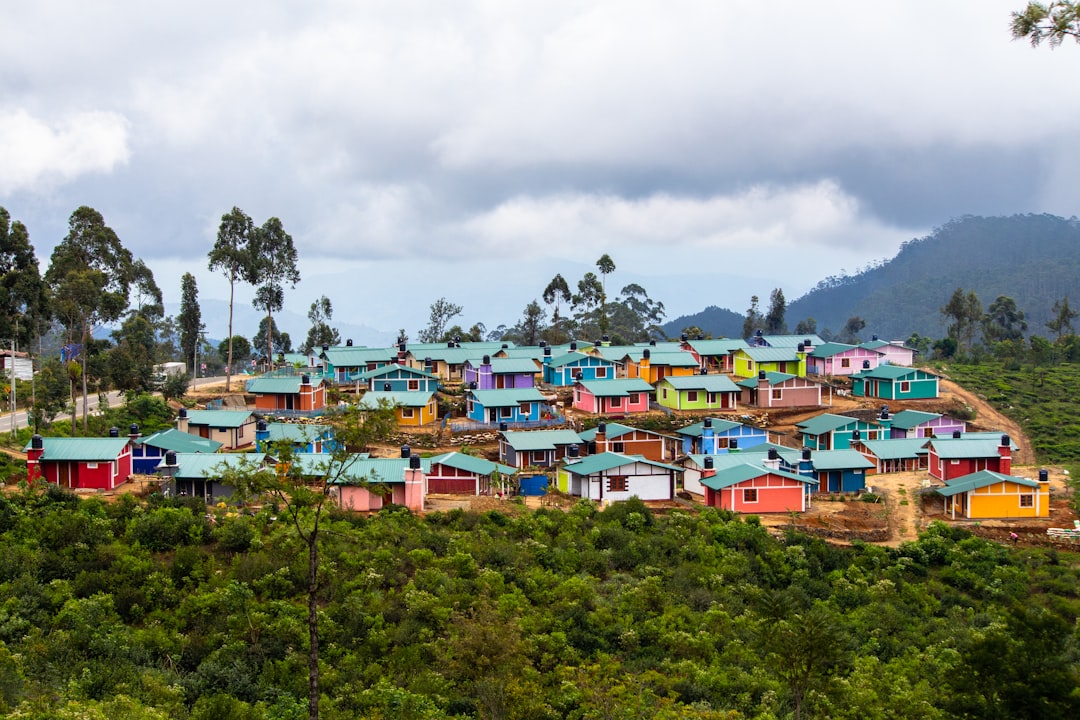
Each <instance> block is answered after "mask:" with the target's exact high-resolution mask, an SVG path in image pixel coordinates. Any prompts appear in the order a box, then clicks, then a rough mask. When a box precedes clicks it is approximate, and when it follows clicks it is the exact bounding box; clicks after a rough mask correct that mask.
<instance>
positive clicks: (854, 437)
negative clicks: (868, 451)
mask: <svg viewBox="0 0 1080 720" xmlns="http://www.w3.org/2000/svg"><path fill="white" fill-rule="evenodd" d="M860 440H862V433H861V432H859V429H858V428H855V429H854V430H852V431H851V442H853V443H857V442H859V441H860Z"/></svg>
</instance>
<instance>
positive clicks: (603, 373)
mask: <svg viewBox="0 0 1080 720" xmlns="http://www.w3.org/2000/svg"><path fill="white" fill-rule="evenodd" d="M594 377H596V379H598V380H599V379H600V378H606V377H607V368H606V367H598V368H596V372H595V373H594Z"/></svg>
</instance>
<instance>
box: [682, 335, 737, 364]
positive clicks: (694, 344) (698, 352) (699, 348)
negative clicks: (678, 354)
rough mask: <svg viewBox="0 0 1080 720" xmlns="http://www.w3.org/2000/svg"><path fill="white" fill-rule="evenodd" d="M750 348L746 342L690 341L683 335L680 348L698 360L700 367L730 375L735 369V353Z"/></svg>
mask: <svg viewBox="0 0 1080 720" xmlns="http://www.w3.org/2000/svg"><path fill="white" fill-rule="evenodd" d="M748 347H750V346H749V345H747V344H746V341H745V340H740V339H738V338H720V339H718V340H690V339H689V338H687V337H686V336H685V335H683V340H682V343H681V344H680V348H681V349H682V350H684V351H686V352H688V353H690V354H691V355H693V356H694V359H695V360H697V363H698V367H701V368H704V369H705V370H707V371H708V372H713V373H730V372H733V371H734V369H735V358H734V353H735V351H736V350H741V349H744V348H748Z"/></svg>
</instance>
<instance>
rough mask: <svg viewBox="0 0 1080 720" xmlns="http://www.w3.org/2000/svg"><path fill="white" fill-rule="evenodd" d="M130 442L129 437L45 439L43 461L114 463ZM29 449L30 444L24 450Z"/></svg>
mask: <svg viewBox="0 0 1080 720" xmlns="http://www.w3.org/2000/svg"><path fill="white" fill-rule="evenodd" d="M31 442H32V441H31ZM128 442H129V439H128V437H127V435H124V436H123V437H118V438H111V437H107V438H97V437H93V438H91V437H74V438H66V437H43V438H41V447H42V449H43V450H44V452H43V453H42V456H41V459H42V460H49V461H54V462H68V461H86V462H112V461H113V460H115V459H116V458H117V457H119V456H120V454H121V453H122V452H123V451H124V448H125V447H127V444H128ZM29 449H30V443H27V445H26V447H25V448H24V450H29Z"/></svg>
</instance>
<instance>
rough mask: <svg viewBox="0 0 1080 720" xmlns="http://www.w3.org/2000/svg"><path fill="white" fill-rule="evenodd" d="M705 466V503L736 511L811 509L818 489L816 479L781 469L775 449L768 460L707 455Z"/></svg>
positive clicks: (759, 511)
mask: <svg viewBox="0 0 1080 720" xmlns="http://www.w3.org/2000/svg"><path fill="white" fill-rule="evenodd" d="M774 455H775V457H774ZM704 464H705V469H704V471H703V472H702V474H701V484H702V486H703V487H704V488H705V504H706V505H708V506H709V507H716V508H721V509H724V510H732V511H734V512H740V513H755V514H757V513H786V512H803V511H805V510H806V509H807V508H808V507H810V493H811V491H812V490H813V488H814V487H816V486H817V480H815V479H813V478H810V477H805V476H802V475H796V474H794V473H790V472H786V471H784V470H781V469H780V458H779V455H778V454H776V451H775V450H773V451H770V452H769V454H768V459H766V460H765V461H761V460H757V461H756V462H755V461H754V460H751V459H747V456H746V455H741V454H734V455H730V454H729V455H715V456H713V455H710V456H707V457H705V459H704Z"/></svg>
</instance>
